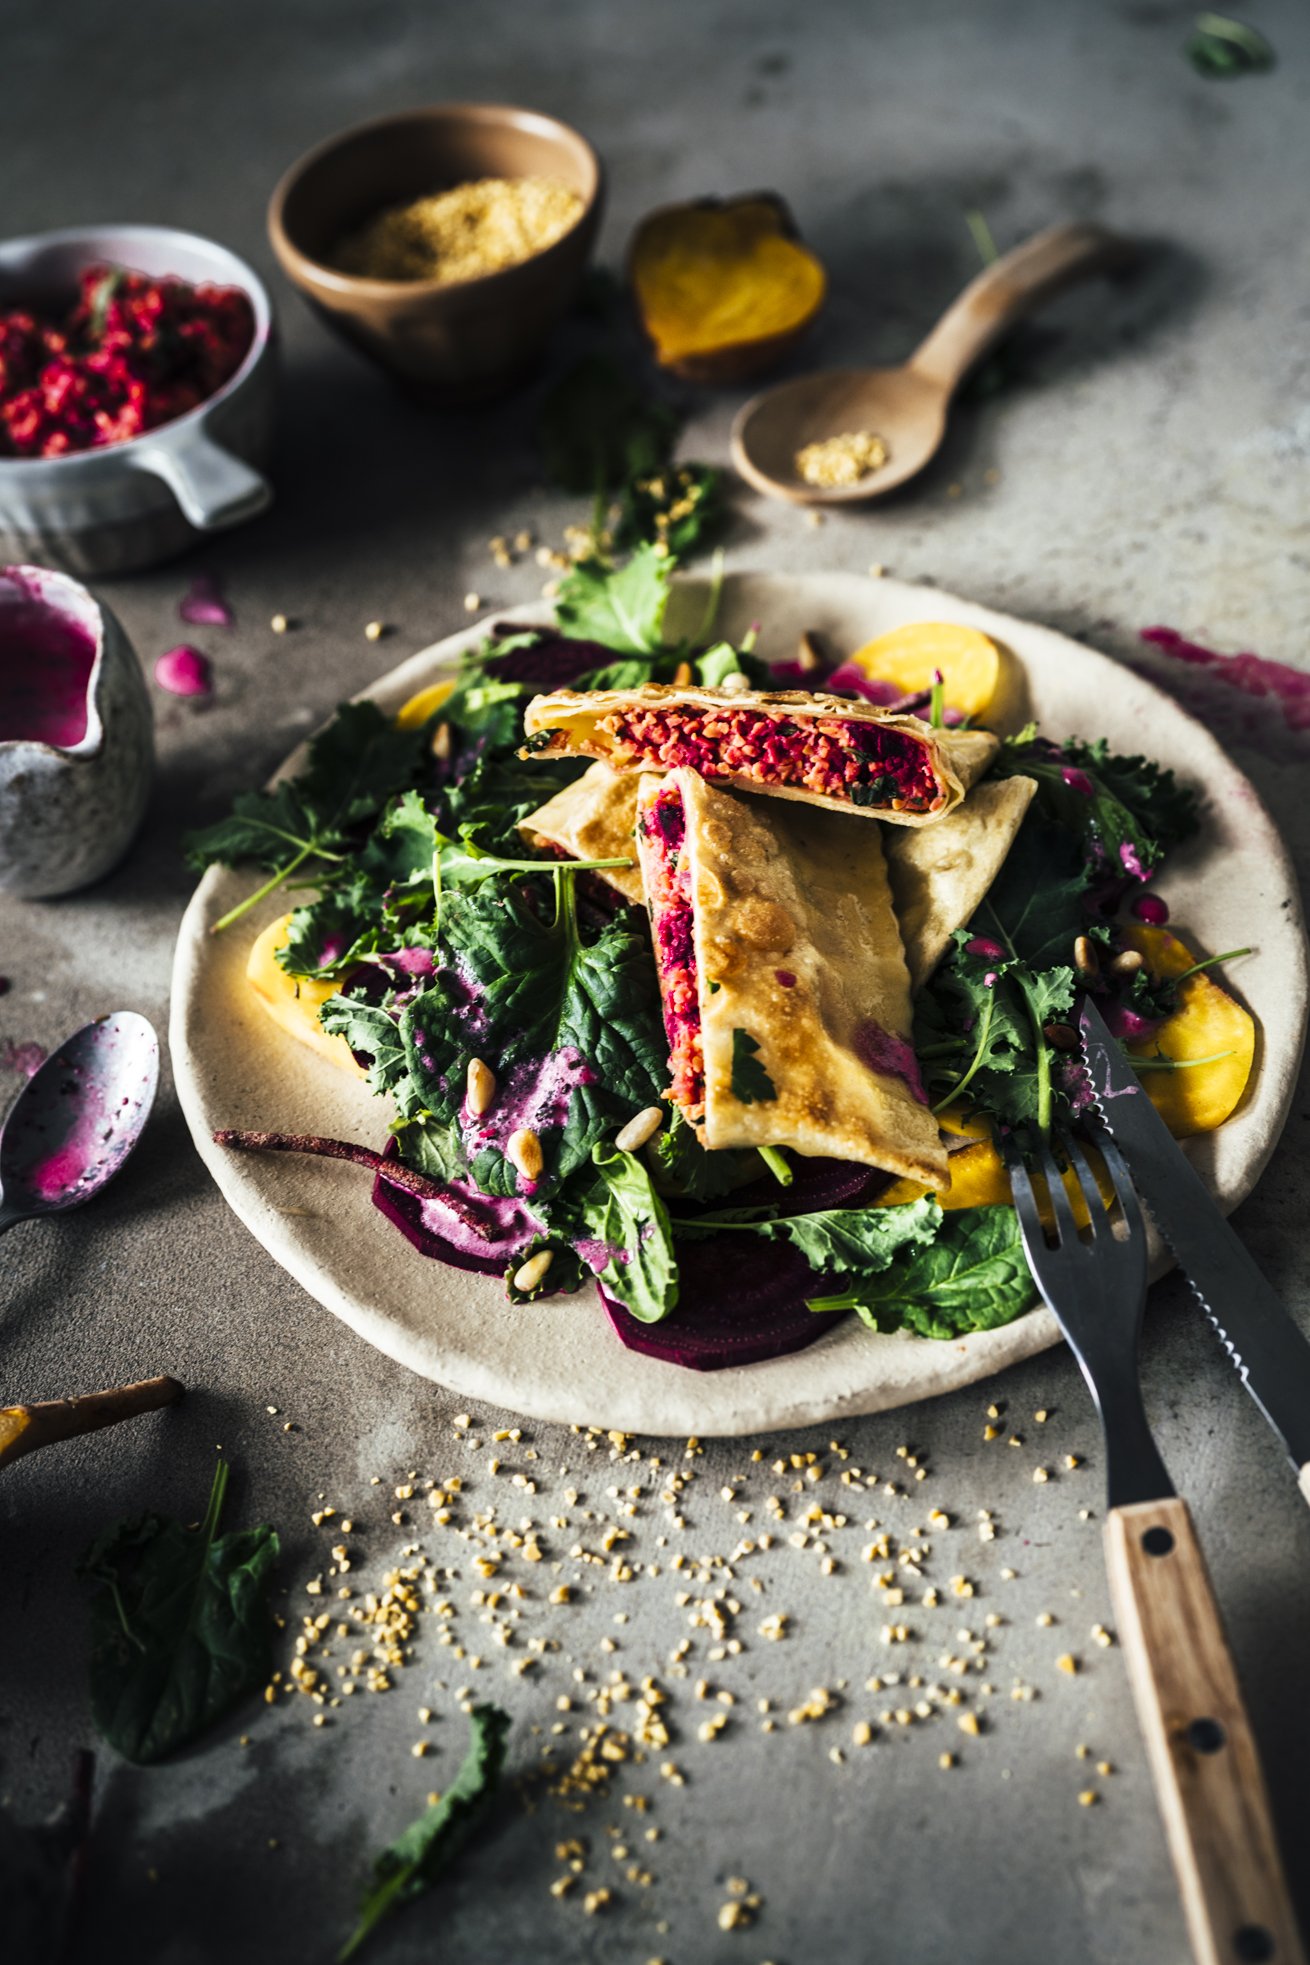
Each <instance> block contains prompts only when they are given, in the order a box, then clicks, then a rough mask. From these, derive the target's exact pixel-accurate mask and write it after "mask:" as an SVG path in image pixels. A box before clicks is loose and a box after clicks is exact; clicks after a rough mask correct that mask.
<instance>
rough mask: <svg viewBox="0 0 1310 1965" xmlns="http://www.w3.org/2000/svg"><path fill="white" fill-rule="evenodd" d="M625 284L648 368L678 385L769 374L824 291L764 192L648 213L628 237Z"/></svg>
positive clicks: (817, 270) (790, 226)
mask: <svg viewBox="0 0 1310 1965" xmlns="http://www.w3.org/2000/svg"><path fill="white" fill-rule="evenodd" d="M628 277H629V280H630V281H631V285H632V292H633V297H634V299H635V301H636V305H637V313H638V315H639V317H640V320H641V324H642V327H643V328H644V329H645V332H646V335H647V337H648V338H649V340H650V343H651V347H652V349H653V351H654V355H655V359H656V361H657V362H658V363H659V365H660V367H661V368H664V369H668V370H670V371H671V373H673V374H674V375H680V376H681V377H682V378H683V380H684V381H687V382H719V383H731V382H739V381H742V380H744V379H745V378H746V377H747V376H751V375H758V374H760V373H762V371H763V370H765V369H767V368H771V367H772V366H773V365H774V363H775V362H778V361H781V359H782V357H783V356H784V355H785V354H786V353H787V352H788V351H789V350H790V349H791V347H792V346H793V345H794V343H795V342H796V341H797V340H798V339H799V338H800V336H801V335H802V334H803V333H804V332H805V329H806V328H807V327H808V326H809V325H810V322H811V321H812V320H813V319H814V317H815V315H816V314H817V313H818V311H819V309H820V307H821V306H822V305H823V300H824V295H825V294H826V292H827V288H828V277H827V274H826V273H825V272H824V270H823V267H822V265H821V264H820V262H819V261H818V260H817V259H816V258H815V256H814V254H813V253H812V252H811V251H810V250H809V248H808V247H807V246H804V245H802V243H801V241H800V238H799V236H798V234H797V231H796V225H795V222H794V220H793V219H792V215H791V213H790V212H789V211H788V209H787V207H786V205H785V204H784V203H783V202H782V200H781V198H777V197H774V196H773V195H772V193H770V192H755V193H753V194H752V195H751V196H749V197H745V198H730V199H725V200H723V201H720V200H718V199H713V198H706V199H702V200H700V201H698V202H697V203H694V204H686V205H667V206H665V207H664V208H663V209H662V210H660V211H656V212H652V213H651V214H650V216H649V218H646V219H643V220H642V222H641V224H640V225H639V226H638V227H637V230H636V233H635V235H634V237H633V241H632V246H631V249H630V252H629V257H628Z"/></svg>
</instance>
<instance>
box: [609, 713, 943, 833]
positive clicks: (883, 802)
mask: <svg viewBox="0 0 1310 1965" xmlns="http://www.w3.org/2000/svg"><path fill="white" fill-rule="evenodd" d="M597 731H598V733H600V734H603V735H604V736H607V737H609V738H610V739H611V740H612V743H613V746H614V752H615V754H616V757H617V759H618V760H619V761H621V762H624V763H627V764H656V765H662V766H663V767H664V768H665V769H666V770H670V771H672V770H675V769H676V768H677V767H678V766H679V765H690V766H691V768H692V769H693V770H694V771H699V772H700V774H701V776H702V777H703V778H709V779H716V778H718V779H722V778H734V779H741V778H745V779H749V780H751V781H753V782H754V783H756V784H759V785H776V786H785V787H787V788H788V789H789V790H790V789H794V790H796V791H811V792H816V793H819V794H821V795H823V796H824V797H827V798H839V799H845V800H847V801H848V802H849V803H851V804H855V805H861V806H870V807H875V808H876V807H879V806H881V807H883V808H884V809H889V810H892V811H897V812H931V811H935V810H936V809H937V807H938V806H939V805H940V804H941V803H942V800H943V797H944V794H943V792H942V790H941V788H940V786H939V785H938V782H937V777H936V773H935V772H934V770H933V768H932V764H931V762H930V760H929V756H928V750H927V747H926V746H925V745H924V744H920V743H916V742H915V741H914V740H913V739H912V738H910V737H907V736H906V735H905V734H904V733H903V732H902V731H899V730H889V729H887V728H885V727H884V726H883V725H881V724H878V723H872V722H856V721H854V720H848V719H847V718H845V717H840V716H806V717H801V718H796V719H789V718H788V717H786V716H785V715H781V716H766V715H764V714H763V713H762V712H761V711H759V710H755V709H750V708H747V707H744V706H743V707H742V708H741V709H733V708H729V707H727V706H724V707H722V708H717V707H716V708H715V709H713V710H709V709H701V708H699V707H696V706H692V705H678V706H676V707H669V706H668V705H662V706H661V707H659V708H658V709H641V708H638V709H632V710H615V711H613V712H612V713H611V714H610V715H609V716H606V717H602V718H601V719H600V721H599V723H598V724H597Z"/></svg>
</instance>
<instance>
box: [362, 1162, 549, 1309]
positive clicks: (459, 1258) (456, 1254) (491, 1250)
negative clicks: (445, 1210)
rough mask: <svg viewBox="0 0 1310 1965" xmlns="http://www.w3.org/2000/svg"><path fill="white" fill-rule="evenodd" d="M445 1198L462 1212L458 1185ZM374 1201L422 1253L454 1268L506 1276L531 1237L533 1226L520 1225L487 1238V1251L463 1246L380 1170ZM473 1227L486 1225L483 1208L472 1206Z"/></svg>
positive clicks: (469, 1215)
mask: <svg viewBox="0 0 1310 1965" xmlns="http://www.w3.org/2000/svg"><path fill="white" fill-rule="evenodd" d="M382 1157H383V1158H384V1159H385V1160H393V1159H394V1158H395V1157H396V1142H395V1140H394V1139H389V1140H388V1141H387V1144H386V1149H385V1151H384V1153H383V1156H382ZM442 1199H443V1201H444V1203H445V1205H446V1206H447V1207H449V1208H451V1209H453V1210H454V1211H455V1212H456V1213H460V1214H462V1213H463V1212H464V1210H463V1208H462V1205H461V1203H462V1197H461V1195H460V1194H459V1191H458V1189H456V1188H448V1189H447V1190H446V1192H445V1194H443V1196H442ZM373 1205H374V1207H375V1208H377V1209H378V1210H379V1211H380V1213H382V1214H384V1215H385V1216H386V1218H387V1220H388V1221H390V1222H392V1223H393V1224H394V1225H395V1227H397V1228H398V1229H399V1230H400V1232H401V1234H402V1235H403V1236H404V1237H405V1239H406V1241H409V1242H412V1243H413V1244H414V1247H415V1248H416V1249H417V1250H418V1252H419V1254H420V1255H427V1256H431V1257H432V1258H433V1260H434V1261H437V1262H447V1263H449V1264H450V1266H451V1268H452V1269H468V1270H471V1271H472V1272H473V1273H474V1274H475V1275H479V1276H503V1275H504V1273H505V1269H506V1266H507V1264H508V1263H509V1262H510V1261H511V1260H512V1258H513V1257H514V1256H515V1255H517V1254H518V1252H519V1250H520V1249H522V1248H526V1247H527V1245H528V1243H529V1242H530V1241H531V1240H532V1230H531V1229H528V1230H526V1231H524V1230H521V1229H517V1228H516V1230H515V1231H514V1232H513V1233H511V1234H508V1235H505V1236H503V1237H500V1238H498V1239H496V1240H490V1239H489V1240H488V1241H487V1245H486V1249H487V1252H486V1254H485V1255H483V1254H481V1253H475V1252H474V1251H473V1250H472V1249H468V1248H463V1247H461V1246H460V1244H459V1243H457V1242H454V1241H452V1240H451V1239H450V1238H449V1237H448V1236H446V1235H442V1234H440V1233H439V1232H438V1231H437V1230H436V1229H435V1228H432V1227H431V1226H429V1224H428V1222H427V1220H426V1219H425V1217H424V1213H423V1198H422V1196H421V1195H418V1194H412V1193H410V1192H409V1190H408V1189H407V1188H404V1187H397V1186H396V1184H395V1182H394V1181H390V1180H388V1179H387V1177H386V1175H385V1174H381V1173H380V1174H378V1175H377V1177H376V1178H375V1180H374V1182H373ZM467 1219H468V1221H469V1226H470V1229H471V1230H472V1231H473V1232H478V1231H479V1230H481V1229H482V1228H484V1227H485V1226H486V1222H485V1217H484V1215H483V1214H482V1212H481V1211H480V1210H475V1209H474V1208H473V1207H471V1206H470V1208H469V1209H468V1213H467Z"/></svg>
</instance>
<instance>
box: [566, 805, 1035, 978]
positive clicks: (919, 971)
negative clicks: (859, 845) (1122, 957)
mask: <svg viewBox="0 0 1310 1965" xmlns="http://www.w3.org/2000/svg"><path fill="white" fill-rule="evenodd" d="M588 776H590V773H588ZM1036 790H1037V784H1036V781H1035V780H1034V779H1032V778H995V779H989V780H988V782H987V783H986V784H982V785H975V786H974V788H973V790H972V791H971V792H970V793H969V796H968V797H967V798H966V799H965V801H964V803H963V805H960V806H957V808H956V810H955V811H954V812H952V813H951V815H950V817H949V818H947V819H944V820H943V821H942V823H941V825H939V826H922V827H920V828H919V829H918V830H917V831H914V832H910V831H908V830H907V829H906V828H905V827H900V828H898V829H897V830H896V831H891V830H890V829H889V830H888V831H887V832H886V833H884V834H883V848H884V851H885V852H886V855H887V872H888V874H889V876H890V878H891V883H892V899H893V900H894V901H895V903H896V918H897V920H898V921H899V922H900V924H901V939H902V941H903V942H904V943H905V959H906V961H907V962H908V963H909V965H910V981H911V983H912V984H913V986H914V988H915V989H920V988H922V986H923V984H924V983H925V982H926V981H927V980H928V977H929V976H930V975H931V974H932V972H933V970H934V969H935V968H936V967H937V964H938V963H939V962H940V961H941V959H942V957H943V955H944V954H945V953H946V951H947V949H948V948H949V947H950V945H951V936H952V935H953V934H954V933H955V931H956V929H957V928H963V927H965V926H966V925H967V924H968V923H969V922H970V921H972V919H973V917H974V914H975V913H976V911H977V908H978V905H979V902H980V901H982V899H983V898H984V896H985V895H986V894H987V892H988V890H989V888H990V887H991V884H992V882H993V880H995V878H996V876H997V874H998V873H999V872H1000V870H1001V868H1002V866H1003V865H1004V863H1005V856H1006V854H1007V853H1008V852H1009V850H1010V848H1011V846H1012V845H1013V844H1014V837H1015V834H1016V833H1017V832H1018V830H1019V827H1020V826H1021V825H1022V824H1023V818H1024V813H1025V812H1026V811H1027V810H1028V807H1029V805H1030V804H1031V803H1032V798H1033V793H1034V792H1035V791H1036Z"/></svg>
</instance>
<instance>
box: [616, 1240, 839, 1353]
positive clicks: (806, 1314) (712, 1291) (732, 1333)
mask: <svg viewBox="0 0 1310 1965" xmlns="http://www.w3.org/2000/svg"><path fill="white" fill-rule="evenodd" d="M678 1267H679V1271H680V1290H681V1301H680V1303H679V1305H678V1308H677V1309H676V1310H675V1311H674V1312H673V1314H672V1316H670V1317H666V1318H665V1319H664V1321H663V1323H661V1324H642V1323H638V1321H637V1319H636V1318H635V1317H632V1316H630V1315H629V1314H628V1312H627V1311H626V1310H625V1309H624V1308H623V1306H622V1305H621V1304H619V1303H616V1302H615V1301H614V1299H613V1298H612V1297H610V1296H607V1295H606V1293H605V1289H604V1286H603V1285H600V1286H599V1287H600V1296H601V1301H602V1303H603V1304H604V1305H605V1314H606V1316H607V1317H608V1318H609V1320H610V1322H611V1324H613V1326H614V1329H615V1330H616V1331H617V1333H618V1335H619V1337H620V1338H622V1340H623V1342H624V1343H625V1344H626V1345H627V1347H628V1349H629V1350H630V1351H640V1352H642V1353H643V1354H644V1355H645V1356H646V1357H648V1358H661V1359H663V1361H664V1363H665V1364H670V1365H685V1366H687V1367H688V1368H689V1369H690V1370H691V1371H722V1370H723V1369H724V1368H725V1367H726V1366H728V1365H754V1364H759V1363H761V1362H762V1361H763V1360H764V1359H765V1358H781V1357H783V1356H784V1355H785V1354H786V1353H787V1352H789V1351H801V1350H803V1349H804V1348H805V1346H806V1345H807V1344H813V1343H815V1342H816V1340H817V1339H818V1338H820V1337H822V1336H823V1334H824V1332H825V1331H828V1330H831V1329H832V1326H833V1322H834V1319H833V1318H832V1317H830V1316H823V1315H821V1314H816V1313H815V1312H814V1311H813V1310H807V1309H806V1308H805V1299H806V1297H807V1296H813V1295H815V1294H816V1293H817V1289H818V1281H817V1278H816V1277H815V1274H814V1271H813V1270H812V1269H811V1268H810V1265H809V1263H808V1262H807V1261H806V1260H805V1257H804V1256H803V1255H802V1254H801V1253H800V1251H799V1250H798V1249H793V1248H792V1247H790V1246H789V1245H788V1244H787V1243H778V1242H770V1241H764V1240H762V1239H761V1238H760V1237H758V1236H755V1235H734V1234H731V1233H729V1232H727V1231H725V1232H724V1233H723V1234H722V1235H715V1236H713V1237H712V1238H711V1239H710V1240H709V1241H708V1242H679V1244H678Z"/></svg>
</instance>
